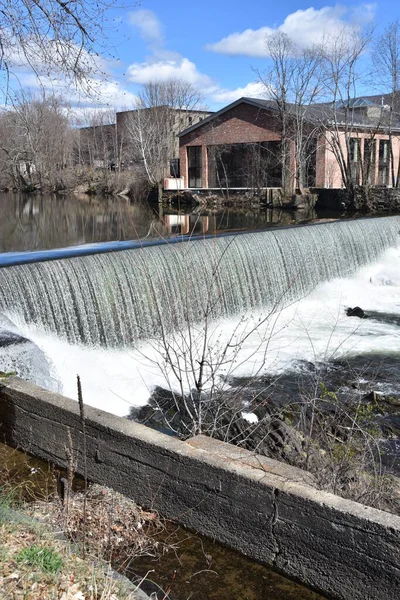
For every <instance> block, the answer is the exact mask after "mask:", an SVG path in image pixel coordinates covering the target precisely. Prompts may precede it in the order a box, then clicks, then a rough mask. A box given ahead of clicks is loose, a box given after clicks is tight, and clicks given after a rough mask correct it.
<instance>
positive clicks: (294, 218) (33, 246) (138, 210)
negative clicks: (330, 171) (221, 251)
mask: <svg viewBox="0 0 400 600" xmlns="http://www.w3.org/2000/svg"><path fill="white" fill-rule="evenodd" d="M326 216H329V215H326V214H318V217H326ZM335 216H336V217H337V216H338V215H337V214H336V215H335ZM316 217H317V214H316V212H315V211H309V212H303V211H285V212H283V211H281V210H278V209H275V210H271V209H263V210H258V209H257V208H252V207H251V206H250V207H249V208H246V209H233V208H226V209H225V210H218V211H217V210H203V209H201V210H200V209H198V210H196V209H195V208H194V207H178V206H175V207H170V206H161V205H158V204H153V205H150V204H148V203H142V202H133V203H129V202H128V201H126V200H125V199H122V198H121V199H115V198H113V199H106V198H98V197H95V198H90V197H88V196H80V197H77V196H74V195H71V194H69V195H63V196H55V195H50V194H47V195H40V194H36V195H22V194H12V193H0V252H13V251H22V250H42V249H50V248H60V247H65V246H72V245H76V244H87V243H91V242H106V241H113V240H134V239H143V238H146V237H159V236H162V237H168V236H170V235H179V234H182V235H186V234H190V233H193V234H201V233H208V234H210V233H216V232H220V231H228V230H231V231H237V230H241V229H263V228H265V227H270V226H271V225H289V224H292V223H296V222H305V221H310V220H312V219H315V218H316Z"/></svg>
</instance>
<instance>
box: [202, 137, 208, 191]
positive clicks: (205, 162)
mask: <svg viewBox="0 0 400 600" xmlns="http://www.w3.org/2000/svg"><path fill="white" fill-rule="evenodd" d="M201 187H202V188H208V152H207V146H206V145H202V147H201Z"/></svg>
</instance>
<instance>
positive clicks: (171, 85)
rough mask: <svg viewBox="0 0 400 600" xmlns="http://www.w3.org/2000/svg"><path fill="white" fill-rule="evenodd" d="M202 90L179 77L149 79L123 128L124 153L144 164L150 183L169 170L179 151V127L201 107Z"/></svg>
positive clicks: (186, 124)
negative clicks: (163, 80) (153, 80)
mask: <svg viewBox="0 0 400 600" xmlns="http://www.w3.org/2000/svg"><path fill="white" fill-rule="evenodd" d="M202 101H203V95H202V93H201V92H200V91H199V90H197V89H196V88H195V87H194V86H192V85H191V84H189V83H186V82H184V81H182V80H180V79H169V80H167V81H165V82H149V83H148V84H146V85H144V86H143V89H142V90H141V92H140V94H139V96H138V100H137V102H136V104H135V105H134V107H133V109H132V110H130V111H127V112H126V113H125V115H124V117H123V125H122V127H121V128H120V129H121V130H122V131H124V132H125V145H124V152H125V157H127V156H129V157H130V158H131V160H133V162H135V163H136V164H137V163H140V164H141V165H142V166H143V169H144V172H145V174H146V178H147V180H148V181H149V183H150V185H151V186H156V185H158V184H159V182H160V181H161V180H162V178H163V177H165V175H166V174H167V172H168V169H169V160H170V159H172V158H174V157H176V156H177V155H178V151H179V150H178V149H179V145H178V138H177V134H178V133H179V131H180V130H182V129H185V128H186V127H188V125H190V124H191V123H190V116H189V112H190V111H193V110H196V109H197V110H200V109H201V102H202Z"/></svg>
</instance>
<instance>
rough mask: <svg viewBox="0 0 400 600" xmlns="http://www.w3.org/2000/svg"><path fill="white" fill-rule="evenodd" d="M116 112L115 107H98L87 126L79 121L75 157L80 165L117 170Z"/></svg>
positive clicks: (87, 121)
mask: <svg viewBox="0 0 400 600" xmlns="http://www.w3.org/2000/svg"><path fill="white" fill-rule="evenodd" d="M115 122H116V113H115V110H114V109H113V108H108V109H105V110H104V109H97V110H93V111H91V113H90V116H89V118H88V119H87V120H86V124H85V126H82V121H78V122H77V125H78V126H79V129H78V135H77V136H76V139H75V158H76V162H77V163H78V164H80V165H85V166H88V167H91V168H96V167H100V168H104V169H106V170H116V169H117V168H118V165H119V144H118V140H117V128H116V124H115Z"/></svg>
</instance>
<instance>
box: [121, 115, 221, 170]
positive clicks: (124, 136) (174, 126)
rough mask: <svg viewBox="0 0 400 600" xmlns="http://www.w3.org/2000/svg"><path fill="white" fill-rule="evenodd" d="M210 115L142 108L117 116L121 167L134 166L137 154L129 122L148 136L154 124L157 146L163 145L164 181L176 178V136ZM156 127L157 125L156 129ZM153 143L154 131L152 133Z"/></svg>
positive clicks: (177, 154) (177, 158)
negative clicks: (139, 126) (158, 135)
mask: <svg viewBox="0 0 400 600" xmlns="http://www.w3.org/2000/svg"><path fill="white" fill-rule="evenodd" d="M211 114H212V113H211V112H210V111H204V110H186V109H178V108H170V107H168V106H157V107H153V108H143V109H136V110H127V111H121V112H117V135H118V143H119V148H120V149H121V164H122V167H123V168H125V169H127V168H130V167H132V166H135V164H137V160H138V155H137V154H138V153H137V145H135V141H134V140H133V139H132V135H130V128H131V123H132V121H133V122H134V123H136V124H137V123H138V122H139V123H140V119H141V120H142V122H143V129H144V131H143V133H144V135H147V136H149V131H148V130H149V128H151V127H152V126H154V124H155V123H156V124H157V123H158V126H159V127H160V129H161V130H162V131H160V140H159V142H160V143H166V144H167V147H168V149H167V151H166V152H165V153H164V155H165V157H166V164H165V173H164V176H165V177H177V178H179V177H180V164H179V162H180V161H179V137H178V134H179V132H180V131H182V130H183V129H186V128H188V127H192V126H193V125H195V124H197V123H199V122H201V121H202V120H203V119H205V118H206V117H208V116H210V115H211ZM156 127H157V125H156ZM154 136H155V139H156V140H157V129H155V132H154Z"/></svg>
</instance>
